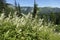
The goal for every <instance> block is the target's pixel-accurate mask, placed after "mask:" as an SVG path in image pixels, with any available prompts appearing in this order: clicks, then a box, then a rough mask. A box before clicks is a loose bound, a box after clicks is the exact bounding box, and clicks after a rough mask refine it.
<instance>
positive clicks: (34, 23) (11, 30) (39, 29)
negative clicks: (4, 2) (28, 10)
mask: <svg viewBox="0 0 60 40" xmlns="http://www.w3.org/2000/svg"><path fill="white" fill-rule="evenodd" d="M55 27H56V26H55V25H54V24H51V23H46V22H44V19H38V18H37V17H36V18H34V19H33V18H32V15H31V14H28V15H24V14H23V16H22V17H17V15H15V14H14V15H13V18H11V16H10V14H9V17H7V18H5V16H4V13H3V14H1V16H0V40H60V35H59V34H58V33H56V32H55Z"/></svg>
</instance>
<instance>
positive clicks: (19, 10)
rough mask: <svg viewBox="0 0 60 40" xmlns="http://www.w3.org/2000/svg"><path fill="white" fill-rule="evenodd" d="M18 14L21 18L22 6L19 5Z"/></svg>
mask: <svg viewBox="0 0 60 40" xmlns="http://www.w3.org/2000/svg"><path fill="white" fill-rule="evenodd" d="M17 12H18V13H17V14H18V17H19V16H22V14H21V7H20V4H19V3H18V7H17Z"/></svg>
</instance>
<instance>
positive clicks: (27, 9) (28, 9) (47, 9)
mask: <svg viewBox="0 0 60 40" xmlns="http://www.w3.org/2000/svg"><path fill="white" fill-rule="evenodd" d="M9 7H11V8H13V9H15V7H14V6H12V5H9ZM39 9H40V10H39V11H40V12H39V13H51V12H54V13H60V8H57V7H55V8H52V7H39ZM32 10H33V7H21V12H22V13H29V12H31V11H32Z"/></svg>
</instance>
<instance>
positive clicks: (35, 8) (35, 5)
mask: <svg viewBox="0 0 60 40" xmlns="http://www.w3.org/2000/svg"><path fill="white" fill-rule="evenodd" d="M36 14H37V4H36V0H34V10H33V18H35V16H36Z"/></svg>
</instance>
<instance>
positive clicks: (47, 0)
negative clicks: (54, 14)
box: [6, 0, 60, 8]
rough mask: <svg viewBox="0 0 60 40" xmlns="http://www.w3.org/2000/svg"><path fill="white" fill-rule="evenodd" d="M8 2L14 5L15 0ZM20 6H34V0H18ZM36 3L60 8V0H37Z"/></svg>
mask: <svg viewBox="0 0 60 40" xmlns="http://www.w3.org/2000/svg"><path fill="white" fill-rule="evenodd" d="M6 1H7V3H11V4H13V5H14V0H6ZM16 1H17V3H19V4H20V6H33V5H34V0H16ZM36 3H37V4H38V6H39V7H59V8H60V0H36Z"/></svg>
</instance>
